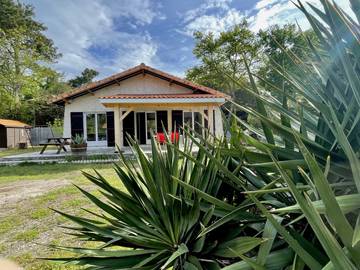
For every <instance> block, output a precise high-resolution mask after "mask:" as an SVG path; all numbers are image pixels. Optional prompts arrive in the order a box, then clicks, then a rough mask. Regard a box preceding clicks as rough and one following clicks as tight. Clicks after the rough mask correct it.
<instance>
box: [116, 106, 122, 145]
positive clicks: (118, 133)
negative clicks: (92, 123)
mask: <svg viewBox="0 0 360 270" xmlns="http://www.w3.org/2000/svg"><path fill="white" fill-rule="evenodd" d="M114 129H115V145H116V146H118V147H119V148H120V149H121V147H122V146H123V144H122V136H121V131H122V121H121V120H120V106H119V105H117V106H116V107H114Z"/></svg>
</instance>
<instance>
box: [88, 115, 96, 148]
mask: <svg viewBox="0 0 360 270" xmlns="http://www.w3.org/2000/svg"><path fill="white" fill-rule="evenodd" d="M95 121H96V120H95V114H94V113H88V114H86V132H87V140H88V141H90V142H92V141H96V123H95Z"/></svg>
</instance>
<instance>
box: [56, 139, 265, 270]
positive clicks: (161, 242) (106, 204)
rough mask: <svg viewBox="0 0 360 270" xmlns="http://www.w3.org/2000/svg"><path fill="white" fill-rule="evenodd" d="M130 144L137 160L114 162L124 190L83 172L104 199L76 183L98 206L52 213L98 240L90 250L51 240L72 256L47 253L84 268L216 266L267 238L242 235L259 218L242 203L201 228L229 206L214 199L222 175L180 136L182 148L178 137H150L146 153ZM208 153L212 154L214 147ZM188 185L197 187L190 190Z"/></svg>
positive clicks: (83, 236) (81, 233)
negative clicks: (216, 224) (215, 226)
mask: <svg viewBox="0 0 360 270" xmlns="http://www.w3.org/2000/svg"><path fill="white" fill-rule="evenodd" d="M132 143H133V148H132V149H133V152H134V155H135V156H136V160H130V159H128V158H125V157H123V156H122V157H121V161H120V164H115V165H114V169H115V171H116V173H117V175H118V176H119V181H121V182H122V184H123V185H124V186H125V188H126V190H127V191H126V192H124V191H121V190H119V189H118V188H116V187H114V186H113V185H111V184H110V183H109V182H108V181H107V180H106V179H105V178H103V177H102V176H101V175H100V174H98V173H96V174H94V175H91V174H87V173H84V175H85V176H86V177H87V178H88V179H89V180H90V181H91V182H92V183H94V184H95V185H96V186H97V187H99V188H100V192H101V194H102V195H103V196H104V199H102V198H98V197H96V196H94V195H92V194H91V193H89V192H87V191H85V190H83V189H82V188H80V187H78V188H79V190H80V191H81V192H82V193H83V194H84V195H85V196H86V197H87V198H88V199H89V200H90V201H92V202H93V203H94V204H95V205H96V206H97V207H98V208H99V210H100V212H93V211H90V210H88V211H87V213H88V214H90V217H79V216H73V215H69V214H66V213H61V212H58V213H60V214H61V215H63V216H65V217H66V218H68V219H70V220H71V221H73V222H75V223H76V224H77V225H78V226H77V227H74V228H70V229H71V230H72V231H73V232H72V234H73V235H76V236H77V237H79V238H80V239H82V240H85V241H95V242H101V245H100V246H99V247H98V248H92V249H89V248H74V247H59V246H56V247H55V246H54V248H58V249H63V250H67V251H70V252H74V253H75V254H78V256H74V257H71V258H58V259H53V260H55V261H60V262H66V263H67V264H76V265H82V266H87V267H88V269H169V268H171V269H220V268H221V267H222V266H226V265H228V264H230V263H231V262H234V261H237V260H238V256H239V255H242V254H244V253H249V252H251V250H253V249H254V248H255V247H257V246H259V245H261V244H262V243H263V242H264V241H265V240H264V239H263V238H262V237H261V235H259V236H258V237H250V236H246V234H244V228H245V224H248V223H252V222H259V220H261V219H263V218H259V217H258V216H257V215H256V214H252V213H249V212H246V211H245V210H244V211H238V213H237V215H236V216H235V217H234V219H233V220H232V221H229V222H226V224H223V225H222V226H221V229H219V230H213V231H212V232H211V233H209V234H206V235H202V234H201V233H202V229H203V228H204V227H206V226H208V225H209V224H211V223H212V222H213V221H214V220H217V219H219V218H221V217H223V216H225V215H226V214H227V213H230V212H231V211H233V210H234V209H235V207H234V206H233V205H231V204H229V203H227V202H225V201H224V200H220V199H217V198H216V197H217V195H218V193H219V190H220V189H221V187H222V185H224V183H223V180H224V176H223V174H222V173H219V169H218V166H217V164H216V163H215V162H214V161H212V160H210V159H209V158H208V157H207V156H206V155H205V153H204V152H203V151H202V150H200V151H198V152H197V153H196V154H193V153H192V148H191V146H190V145H189V144H188V143H185V146H184V150H181V151H180V149H179V145H178V144H175V145H174V144H171V143H170V142H169V141H168V146H167V151H165V152H164V151H163V150H162V149H161V147H160V146H159V145H158V144H157V143H156V142H155V141H154V140H153V141H152V157H151V158H149V157H148V156H147V155H146V154H145V153H144V152H143V150H142V149H141V148H140V147H139V146H138V145H137V144H136V143H135V142H132ZM180 153H182V154H183V155H180ZM212 156H213V157H217V158H218V157H219V156H220V153H219V151H217V152H216V151H214V152H212ZM224 162H225V163H226V162H227V161H226V160H223V161H221V163H224ZM188 186H191V187H193V188H195V189H196V192H191V191H190V192H189V189H188V188H186V187H188ZM91 216H92V217H91ZM240 224H242V226H240Z"/></svg>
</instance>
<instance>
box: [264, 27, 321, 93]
mask: <svg viewBox="0 0 360 270" xmlns="http://www.w3.org/2000/svg"><path fill="white" fill-rule="evenodd" d="M258 36H259V42H260V45H261V49H262V51H263V54H264V56H265V57H264V58H263V59H262V62H263V63H262V65H261V67H260V69H259V71H258V73H259V76H260V77H261V78H264V79H266V82H267V83H265V82H264V81H260V82H259V83H260V85H261V86H263V87H264V88H265V90H267V91H271V92H272V94H273V95H275V96H276V95H277V91H276V90H273V89H272V87H271V86H272V85H275V86H278V87H281V89H283V90H284V91H286V92H287V93H288V94H293V87H292V85H291V84H289V83H287V81H286V80H284V78H283V76H281V74H279V72H278V68H277V66H278V65H280V66H281V69H284V70H287V71H288V72H289V73H292V74H297V75H303V74H302V72H303V71H302V70H301V71H298V69H297V67H296V65H294V63H293V61H292V59H291V57H289V54H295V55H296V56H297V57H298V58H299V59H307V58H313V57H314V55H313V54H312V52H311V49H310V47H309V46H307V45H308V40H311V42H312V43H313V44H314V45H315V44H317V42H318V41H317V39H316V35H315V33H314V32H313V31H312V30H307V31H305V32H302V31H300V30H299V29H298V28H297V26H296V25H295V24H286V25H284V26H281V27H280V26H279V25H274V26H271V27H270V28H269V29H267V30H260V31H259V33H258ZM303 79H306V77H303Z"/></svg>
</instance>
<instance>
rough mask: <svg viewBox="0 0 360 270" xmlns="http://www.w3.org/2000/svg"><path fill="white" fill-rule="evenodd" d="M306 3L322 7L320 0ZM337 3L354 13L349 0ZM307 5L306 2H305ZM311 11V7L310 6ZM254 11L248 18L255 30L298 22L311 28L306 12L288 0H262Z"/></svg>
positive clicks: (304, 27)
mask: <svg viewBox="0 0 360 270" xmlns="http://www.w3.org/2000/svg"><path fill="white" fill-rule="evenodd" d="M306 3H310V4H313V5H314V6H316V7H319V8H321V2H320V1H319V0H307V1H306ZM336 3H337V4H338V5H339V6H340V7H341V8H343V9H344V10H345V11H346V12H348V13H349V14H351V13H352V11H351V9H350V6H349V2H348V1H347V0H337V1H336ZM305 6H306V4H305ZM308 10H309V11H310V10H311V9H310V8H308ZM253 12H254V13H255V15H253V16H251V17H250V18H248V20H249V22H250V27H251V29H252V30H253V31H258V30H260V29H266V28H268V27H269V26H270V25H274V24H280V25H284V24H286V23H296V22H297V23H298V24H299V25H300V27H301V28H303V29H307V28H309V26H310V25H309V23H308V21H307V19H306V17H305V16H304V14H303V13H302V12H301V11H300V10H299V9H298V8H297V7H296V6H295V5H294V4H293V3H292V2H291V1H288V0H260V1H259V2H257V3H256V5H255V7H254V9H253Z"/></svg>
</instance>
